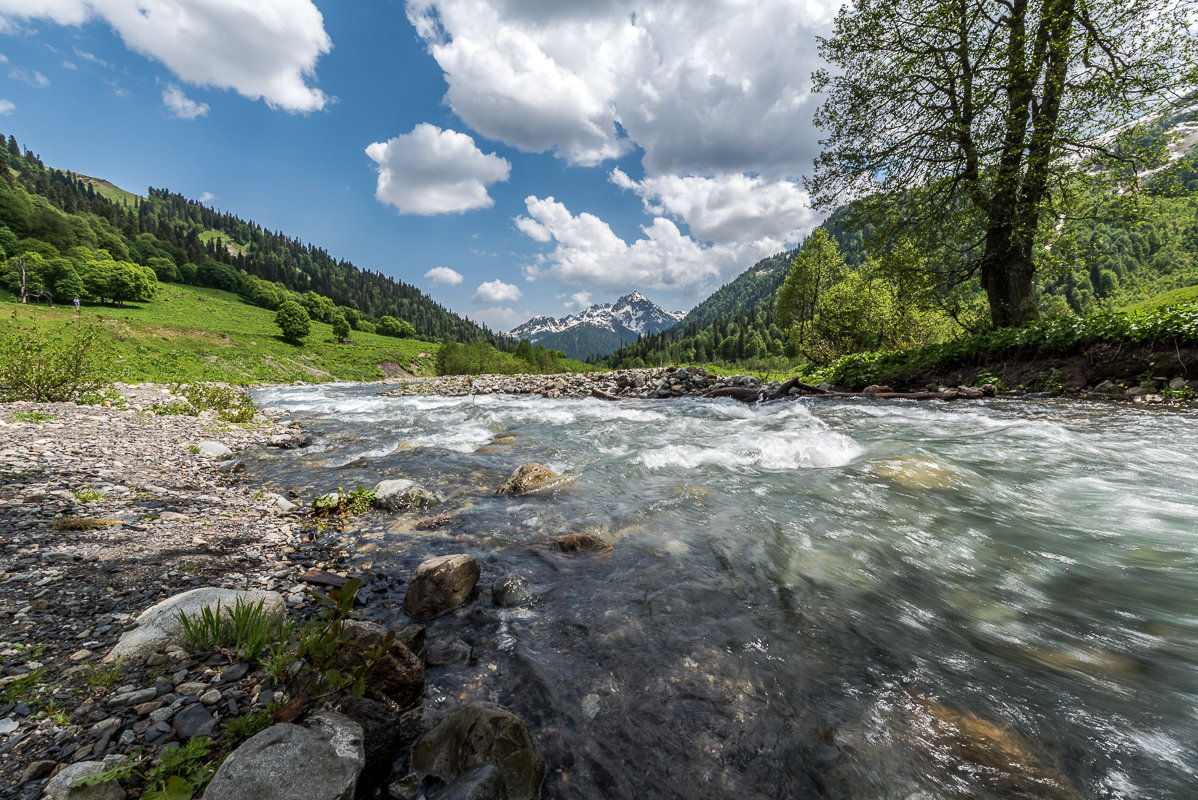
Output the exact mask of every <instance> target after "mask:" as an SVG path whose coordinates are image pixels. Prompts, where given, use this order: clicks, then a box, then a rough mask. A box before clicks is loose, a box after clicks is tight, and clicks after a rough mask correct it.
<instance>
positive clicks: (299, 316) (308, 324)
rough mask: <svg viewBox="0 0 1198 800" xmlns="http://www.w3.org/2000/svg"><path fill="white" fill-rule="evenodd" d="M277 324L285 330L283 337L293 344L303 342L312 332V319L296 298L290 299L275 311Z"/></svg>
mask: <svg viewBox="0 0 1198 800" xmlns="http://www.w3.org/2000/svg"><path fill="white" fill-rule="evenodd" d="M275 324H276V325H278V326H279V328H280V329H281V330H282V331H283V338H284V339H285V340H287V341H288V342H291V343H292V344H302V343H303V341H304V339H305V338H307V336H308V334H309V333H311V332H312V320H310V319H309V318H308V312H307V311H306V310H305V309H304V307H303V306H301V305H300V304H299V303H297V302H295V301H294V300H288V301H287V302H286V303H283V304H282V305H281V306H279V310H278V311H276V312H275Z"/></svg>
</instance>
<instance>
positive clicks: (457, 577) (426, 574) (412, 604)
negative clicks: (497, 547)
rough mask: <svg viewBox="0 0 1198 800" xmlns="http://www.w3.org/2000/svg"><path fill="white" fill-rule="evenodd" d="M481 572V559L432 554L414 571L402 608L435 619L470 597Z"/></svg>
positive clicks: (424, 617) (421, 617)
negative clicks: (431, 556)
mask: <svg viewBox="0 0 1198 800" xmlns="http://www.w3.org/2000/svg"><path fill="white" fill-rule="evenodd" d="M481 574H482V571H481V570H480V569H479V566H478V562H477V561H475V560H474V558H473V557H471V556H468V555H464V554H461V553H458V554H455V555H450V556H438V557H436V558H430V559H428V560H427V561H425V562H424V563H422V564H421V565H420V566H419V567H417V568H416V572H415V573H413V575H412V580H411V581H410V582H409V583H408V590H407V593H406V594H405V595H404V600H403V610H404V611H405V612H407V614H408V616H410V617H412V618H413V619H432V618H433V617H435V616H437V615H438V614H440V613H442V612H445V611H450V610H452V609H455V608H458V607H459V606H461V605H462V604H463V603H465V602H466V601H467V600H468V599H469V598H470V593H471V592H473V591H474V586H475V584H477V583H478V579H479V576H480V575H481Z"/></svg>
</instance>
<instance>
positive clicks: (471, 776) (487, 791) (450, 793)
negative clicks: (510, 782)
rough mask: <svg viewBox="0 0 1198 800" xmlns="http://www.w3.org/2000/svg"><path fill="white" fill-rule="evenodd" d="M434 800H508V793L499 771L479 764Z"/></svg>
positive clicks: (436, 795)
mask: <svg viewBox="0 0 1198 800" xmlns="http://www.w3.org/2000/svg"><path fill="white" fill-rule="evenodd" d="M433 800H508V793H507V787H505V786H504V785H503V775H502V774H501V773H500V772H499V770H498V769H496V768H495V767H493V766H491V765H490V764H479V765H478V766H477V767H472V768H470V769H469V770H467V771H466V772H465V773H463V774H462V776H461V777H460V778H458V779H457V780H455V781H454V782H453V783H451V784H449V785H448V786H446V787H445V788H444V789H442V790H441V791H439V792H437V793H436V794H435V795H433Z"/></svg>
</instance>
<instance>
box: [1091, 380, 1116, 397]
mask: <svg viewBox="0 0 1198 800" xmlns="http://www.w3.org/2000/svg"><path fill="white" fill-rule="evenodd" d="M1094 391H1096V392H1101V393H1102V394H1123V387H1122V386H1120V385H1119V384H1117V383H1115V382H1114V381H1103V382H1102V383H1100V384H1098V385H1097V386H1095V387H1094Z"/></svg>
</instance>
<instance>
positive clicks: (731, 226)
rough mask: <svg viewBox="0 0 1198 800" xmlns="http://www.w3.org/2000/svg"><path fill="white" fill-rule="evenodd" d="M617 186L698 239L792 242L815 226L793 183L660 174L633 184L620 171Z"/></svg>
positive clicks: (614, 174) (802, 193) (746, 177)
mask: <svg viewBox="0 0 1198 800" xmlns="http://www.w3.org/2000/svg"><path fill="white" fill-rule="evenodd" d="M611 181H612V183H614V184H616V185H617V186H619V187H621V188H624V189H629V190H631V191H633V192H636V193H637V194H638V195H640V197H641V200H642V201H643V202H644V206H645V210H646V211H647V212H649V213H653V214H667V215H669V216H672V217H675V218H677V219H680V220H683V221H685V222H686V224H687V225H688V226H689V227H690V230H691V233H692V234H693V235H694V236H695V237H696V238H697V239H699V240H701V241H709V242H734V243H749V242H762V244H763V246H768V245H767V243H766V241H765V240H769V241H772V242H775V243H776V244H777V245H778V249H783V245H784V244H785V243H791V242H796V241H798V240H799V239H801V238H802V237H803V235H805V234H806V233H807V232H808V231H810V230H811V228H813V227H814V226H815V224H816V222H817V219H818V218H817V216H816V214H815V212H813V211H812V210H811V202H810V198H809V197H808V196H807V193H806V192H805V191H803V189H802V188H801V187H800V186H799V184H798V183H797V182H796V181H791V180H774V181H770V180H766V179H765V178H762V177H760V176H751V175H745V174H743V173H732V174H725V175H718V176H712V177H699V176H694V175H685V176H683V175H659V176H657V177H651V178H646V179H644V180H642V181H634V180H632V179H631V178H629V177H628V176H627V175H626V174H624V172H622V171H621V170H619V169H614V170H612V172H611Z"/></svg>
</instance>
